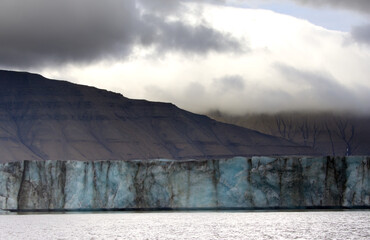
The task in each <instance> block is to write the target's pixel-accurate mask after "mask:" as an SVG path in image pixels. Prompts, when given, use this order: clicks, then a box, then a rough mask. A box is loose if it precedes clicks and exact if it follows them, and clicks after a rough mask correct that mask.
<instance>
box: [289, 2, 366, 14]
mask: <svg viewBox="0 0 370 240" xmlns="http://www.w3.org/2000/svg"><path fill="white" fill-rule="evenodd" d="M292 1H295V2H298V3H300V4H304V5H310V6H316V7H335V8H342V9H348V10H355V11H358V12H362V13H366V14H370V1H369V0H292Z"/></svg>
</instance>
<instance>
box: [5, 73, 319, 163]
mask: <svg viewBox="0 0 370 240" xmlns="http://www.w3.org/2000/svg"><path fill="white" fill-rule="evenodd" d="M0 84H1V88H0V154H1V159H0V161H3V162H4V161H17V160H24V159H31V160H46V159H59V160H67V159H72V160H102V159H106V160H108V159H151V158H174V159H181V158H211V157H226V156H235V155H243V156H251V155H302V154H312V153H313V152H312V150H311V149H310V148H307V147H301V146H300V145H297V144H294V143H291V142H289V141H287V140H284V139H282V138H277V137H272V136H269V135H265V134H262V133H259V132H257V131H253V130H249V129H245V128H241V127H237V126H233V125H229V124H225V123H219V122H217V121H215V120H212V119H210V118H208V117H206V116H203V115H197V114H193V113H190V112H187V111H184V110H181V109H179V108H177V107H176V106H174V105H172V104H168V103H156V102H148V101H144V100H132V99H128V98H125V97H123V96H122V95H120V94H116V93H112V92H108V91H105V90H100V89H96V88H93V87H86V86H82V85H77V84H72V83H69V82H65V81H57V80H49V79H46V78H43V77H42V76H40V75H37V74H30V73H24V72H11V71H0Z"/></svg>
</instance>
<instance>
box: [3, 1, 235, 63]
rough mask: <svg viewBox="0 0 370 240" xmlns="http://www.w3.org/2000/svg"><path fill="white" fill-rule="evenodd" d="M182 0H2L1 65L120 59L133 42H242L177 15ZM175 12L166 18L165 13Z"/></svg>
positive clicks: (171, 47)
mask: <svg viewBox="0 0 370 240" xmlns="http://www.w3.org/2000/svg"><path fill="white" fill-rule="evenodd" d="M183 11H185V10H184V8H183V7H182V4H181V1H165V0H150V1H149V0H138V1H133V0H107V1H99V0H80V1H75V0H64V1H48V0H27V1H11V0H4V1H2V3H1V8H0V65H2V66H8V67H23V68H27V67H31V66H37V65H42V64H43V65H45V66H48V65H51V64H54V65H59V64H61V63H89V62H94V61H95V60H101V59H112V58H113V59H124V58H125V57H127V56H128V55H129V54H130V53H132V49H133V48H134V47H135V46H141V47H148V48H155V49H159V50H160V52H161V54H164V53H165V52H167V51H182V52H187V53H191V54H205V53H208V52H210V51H221V52H223V51H237V50H238V49H239V48H240V44H239V43H238V41H237V40H235V39H233V38H232V37H231V36H229V35H225V34H223V33H221V32H218V31H215V30H214V29H212V28H211V27H210V26H208V25H207V23H202V24H197V25H190V24H189V23H186V22H183V21H182V19H181V18H179V17H178V16H179V15H181V14H180V13H181V12H183ZM171 16H177V19H175V20H172V21H169V20H168V17H171Z"/></svg>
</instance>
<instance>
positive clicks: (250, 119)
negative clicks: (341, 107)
mask: <svg viewBox="0 0 370 240" xmlns="http://www.w3.org/2000/svg"><path fill="white" fill-rule="evenodd" d="M207 115H208V116H210V117H211V118H213V119H215V120H217V121H221V122H225V123H229V124H235V125H238V126H242V127H246V128H249V129H254V130H256V131H260V132H263V133H265V134H269V135H273V136H277V137H282V138H284V139H287V140H290V141H292V142H295V143H297V144H301V145H305V146H310V147H312V148H314V150H315V151H316V152H317V153H319V154H320V155H337V156H344V155H364V156H365V155H370V124H369V123H370V116H369V115H366V114H358V113H348V112H347V113H344V112H342V113H335V112H281V113H275V114H245V115H241V116H233V115H229V114H225V113H222V112H219V111H215V112H210V113H207Z"/></svg>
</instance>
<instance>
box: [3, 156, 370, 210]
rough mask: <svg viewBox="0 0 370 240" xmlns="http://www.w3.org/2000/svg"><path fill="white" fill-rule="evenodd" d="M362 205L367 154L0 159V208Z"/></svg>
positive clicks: (366, 197) (367, 191)
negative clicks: (120, 158)
mask: <svg viewBox="0 0 370 240" xmlns="http://www.w3.org/2000/svg"><path fill="white" fill-rule="evenodd" d="M342 207H346V208H359V207H361V208H369V207H370V158H369V157H347V158H322V157H317V158H308V157H305V158H271V157H253V158H243V157H235V158H231V159H221V160H198V161H173V160H165V159H162V160H152V161H89V162H86V161H85V162H82V161H22V162H11V163H5V164H0V208H2V209H7V210H32V211H34V210H81V209H85V210H100V209H143V208H150V209H152V208H154V209H163V208H165V209H166V208H180V209H181V208H193V209H199V208H212V209H214V208H250V209H256V208H342Z"/></svg>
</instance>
